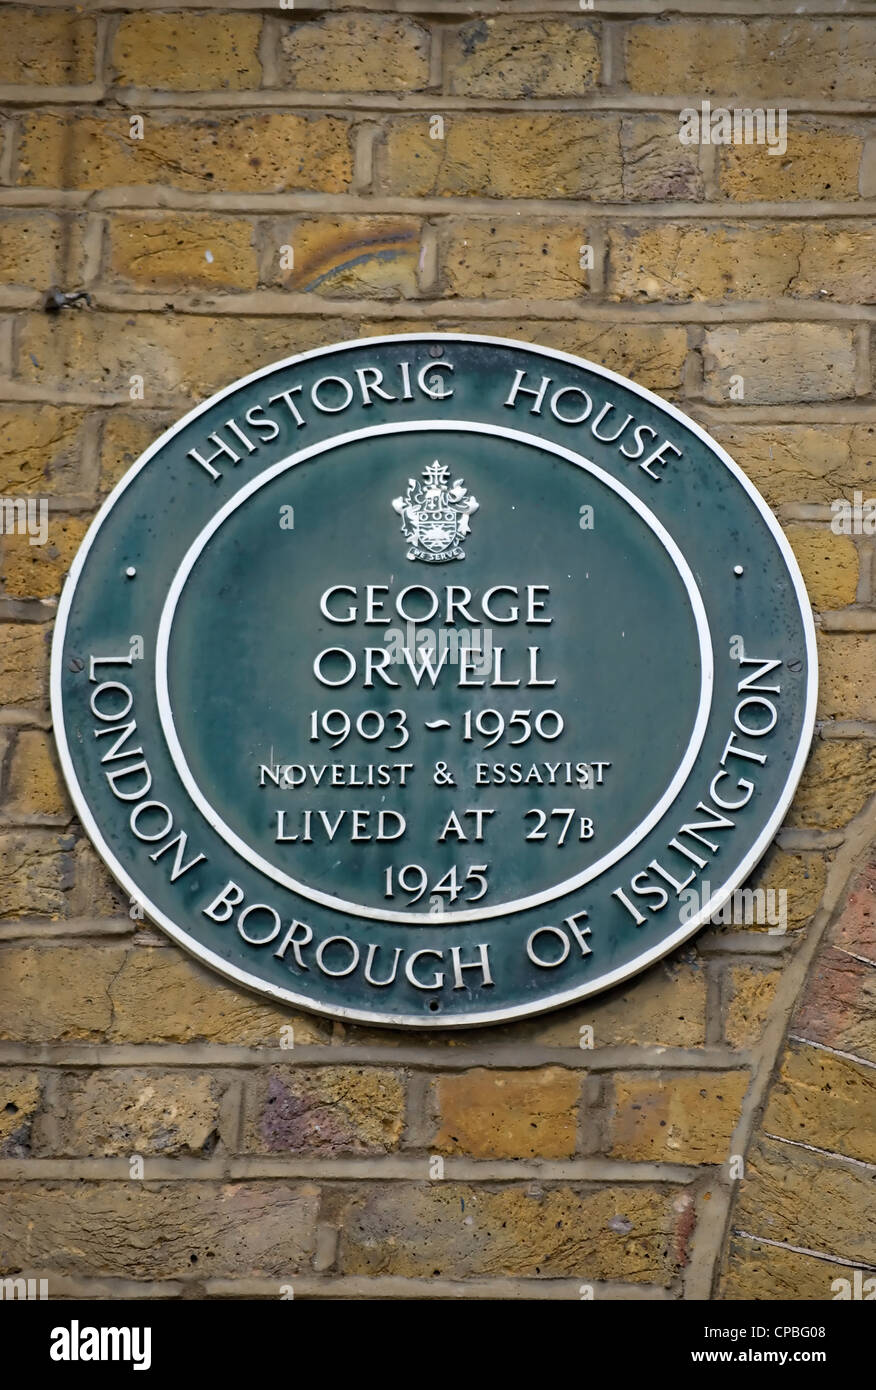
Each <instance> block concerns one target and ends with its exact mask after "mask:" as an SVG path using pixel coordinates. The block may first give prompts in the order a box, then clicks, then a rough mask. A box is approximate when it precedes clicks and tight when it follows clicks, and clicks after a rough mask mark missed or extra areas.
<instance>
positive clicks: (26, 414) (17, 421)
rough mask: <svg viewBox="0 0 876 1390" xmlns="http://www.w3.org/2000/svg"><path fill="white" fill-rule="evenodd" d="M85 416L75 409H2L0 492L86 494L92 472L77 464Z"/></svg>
mask: <svg viewBox="0 0 876 1390" xmlns="http://www.w3.org/2000/svg"><path fill="white" fill-rule="evenodd" d="M83 418H84V417H83V412H82V411H81V410H78V409H76V408H75V407H73V406H58V405H54V404H52V405H3V406H0V491H2V492H3V493H4V494H6V493H15V494H17V495H21V494H22V493H24V494H34V493H36V494H37V495H38V496H41V497H44V496H46V494H58V493H62V494H64V493H67V494H69V493H74V492H86V491H88V490H89V489H90V486H91V483H90V479H91V469H90V467H88V466H86V465H85V464H84V463H82V462H80V454H81V450H82V448H83V444H82V424H83Z"/></svg>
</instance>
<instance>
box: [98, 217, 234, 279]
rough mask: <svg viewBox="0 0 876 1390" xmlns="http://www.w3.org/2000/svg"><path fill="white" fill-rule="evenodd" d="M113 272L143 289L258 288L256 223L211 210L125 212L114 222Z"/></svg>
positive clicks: (111, 237)
mask: <svg viewBox="0 0 876 1390" xmlns="http://www.w3.org/2000/svg"><path fill="white" fill-rule="evenodd" d="M109 274H110V276H111V278H113V279H119V280H121V281H123V282H125V283H128V284H132V285H135V286H138V287H142V288H143V289H179V290H186V289H189V288H198V289H200V288H207V289H236V290H252V289H255V288H256V286H257V285H258V262H257V256H256V251H255V247H254V245H253V224H252V223H251V222H247V221H245V220H244V219H243V218H239V217H216V216H213V215H212V214H205V213H177V214H175V215H174V216H172V217H169V216H167V215H166V214H159V215H153V216H147V215H136V214H131V213H122V214H119V215H117V216H115V217H113V218H111V220H110V223H109Z"/></svg>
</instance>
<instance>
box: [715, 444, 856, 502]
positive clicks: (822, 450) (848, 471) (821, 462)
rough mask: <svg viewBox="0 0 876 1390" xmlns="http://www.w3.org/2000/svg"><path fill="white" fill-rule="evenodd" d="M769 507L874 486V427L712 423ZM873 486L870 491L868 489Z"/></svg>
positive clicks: (826, 498) (827, 498)
mask: <svg viewBox="0 0 876 1390" xmlns="http://www.w3.org/2000/svg"><path fill="white" fill-rule="evenodd" d="M709 429H710V431H711V433H712V434H713V435H714V437H715V439H717V441H718V442H719V443H720V444H722V445H723V446H724V448H725V449H726V450H727V452H728V453H729V454H730V455H731V457H732V458H733V459H735V461H736V462H737V463H738V464H739V465H740V467H741V468H742V469H744V471H745V472H746V473H747V474H748V476H749V477H750V478H751V480H752V482H753V483H754V484H755V485H756V487H757V488H758V489H759V490H760V492H762V493H763V495H764V497H765V498H766V500H767V502H768V503H769V504H770V506H771V507H776V506H778V505H779V504H780V503H782V502H821V503H830V502H832V501H834V500H835V499H836V498H840V497H846V498H848V499H849V500H851V497H852V493H853V491H854V490H855V489H856V488H858V489H861V490H863V491H864V495H865V496H867V497H869V496H870V495H871V492H874V491H876V481H874V475H876V426H873V425H851V426H850V425H793V424H778V425H769V424H762V425H722V424H717V425H716V424H710V425H709ZM868 489H870V491H868Z"/></svg>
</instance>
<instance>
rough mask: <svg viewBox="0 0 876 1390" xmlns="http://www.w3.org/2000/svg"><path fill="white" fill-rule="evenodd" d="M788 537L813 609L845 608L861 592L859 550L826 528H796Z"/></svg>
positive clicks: (789, 531) (790, 527) (798, 526)
mask: <svg viewBox="0 0 876 1390" xmlns="http://www.w3.org/2000/svg"><path fill="white" fill-rule="evenodd" d="M785 535H786V536H787V538H788V540H789V541H790V542H791V548H792V549H793V551H794V554H795V555H796V557H797V563H798V564H799V566H800V569H801V572H802V574H803V579H804V582H805V584H806V590H807V592H808V594H809V599H810V602H811V604H812V607H813V608H814V609H816V610H817V611H818V612H824V611H825V610H827V609H830V608H845V607H846V606H847V605H848V604H850V603H854V601H855V595H856V594H857V590H858V548H857V546H856V545H855V543H854V541H852V540H849V538H848V536H835V535H834V533H833V532H832V531H831V530H830V528H829V527H827V526H803V525H794V526H787V527H786V528H785Z"/></svg>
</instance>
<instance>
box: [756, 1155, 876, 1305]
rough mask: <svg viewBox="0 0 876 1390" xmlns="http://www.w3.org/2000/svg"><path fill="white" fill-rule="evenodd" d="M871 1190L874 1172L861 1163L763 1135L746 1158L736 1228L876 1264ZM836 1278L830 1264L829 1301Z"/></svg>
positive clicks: (875, 1220)
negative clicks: (840, 1158) (835, 1157)
mask: <svg viewBox="0 0 876 1390" xmlns="http://www.w3.org/2000/svg"><path fill="white" fill-rule="evenodd" d="M872 1189H873V1174H872V1171H868V1169H867V1168H866V1167H865V1166H864V1165H862V1164H858V1163H844V1162H842V1161H840V1160H837V1159H831V1158H830V1157H829V1156H828V1155H825V1154H819V1153H810V1152H809V1151H808V1150H807V1149H804V1148H800V1147H799V1146H797V1145H794V1144H783V1143H780V1142H779V1141H777V1140H774V1139H770V1138H769V1137H767V1136H763V1137H761V1138H760V1139H759V1140H758V1141H757V1142H756V1143H755V1144H754V1145H753V1146H752V1148H751V1149H750V1150H749V1152H748V1154H747V1155H746V1157H745V1181H744V1182H741V1183H739V1192H738V1195H737V1198H736V1204H735V1206H734V1213H733V1224H734V1226H735V1227H736V1229H737V1230H742V1231H750V1232H751V1233H752V1234H753V1235H757V1236H763V1237H764V1238H766V1239H767V1240H776V1241H780V1242H781V1243H782V1244H783V1245H792V1246H800V1247H802V1248H803V1249H806V1250H816V1251H820V1252H822V1253H824V1254H831V1255H838V1256H839V1257H840V1258H841V1259H844V1260H846V1261H850V1262H851V1263H853V1264H872V1260H873V1236H874V1232H876V1215H874V1212H873V1204H872V1201H871V1194H872ZM846 1273H847V1274H849V1273H850V1271H849V1270H848V1269H847V1270H846ZM832 1278H833V1274H832V1273H831V1271H830V1265H829V1264H826V1265H825V1283H824V1292H823V1294H822V1297H823V1298H828V1297H830V1282H829V1281H830V1279H832ZM773 1296H774V1297H775V1295H773Z"/></svg>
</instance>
